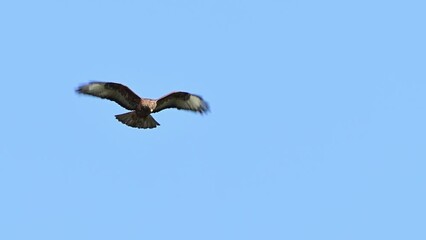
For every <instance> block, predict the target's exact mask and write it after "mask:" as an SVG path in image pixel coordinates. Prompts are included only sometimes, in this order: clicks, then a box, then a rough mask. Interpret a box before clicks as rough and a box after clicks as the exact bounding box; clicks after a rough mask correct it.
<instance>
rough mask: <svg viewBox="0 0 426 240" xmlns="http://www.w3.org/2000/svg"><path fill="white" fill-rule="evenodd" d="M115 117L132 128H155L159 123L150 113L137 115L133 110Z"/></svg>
mask: <svg viewBox="0 0 426 240" xmlns="http://www.w3.org/2000/svg"><path fill="white" fill-rule="evenodd" d="M115 118H117V120H118V121H120V122H122V123H124V124H126V125H127V126H130V127H134V128H155V127H157V126H159V125H160V124H159V123H158V122H157V121H155V119H154V118H153V117H152V116H151V115H148V116H146V117H139V116H138V115H137V114H136V112H135V111H133V112H128V113H123V114H119V115H115Z"/></svg>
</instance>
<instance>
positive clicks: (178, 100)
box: [76, 82, 209, 128]
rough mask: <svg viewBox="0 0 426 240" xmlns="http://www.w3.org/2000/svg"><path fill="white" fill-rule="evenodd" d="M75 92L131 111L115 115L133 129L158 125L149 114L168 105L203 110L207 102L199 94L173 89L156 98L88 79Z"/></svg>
mask: <svg viewBox="0 0 426 240" xmlns="http://www.w3.org/2000/svg"><path fill="white" fill-rule="evenodd" d="M76 92H77V93H80V94H87V95H92V96H95V97H100V98H104V99H108V100H111V101H114V102H116V103H118V104H119V105H120V106H122V107H123V108H125V109H127V110H132V111H131V112H128V113H124V114H120V115H115V118H117V119H118V121H120V122H122V123H124V124H126V125H128V126H130V127H135V128H155V127H157V126H159V125H160V124H159V123H158V122H157V121H155V119H154V118H153V117H152V116H151V113H156V112H159V111H161V110H163V109H167V108H177V109H183V110H189V111H193V112H198V113H201V114H203V113H206V112H207V111H208V110H209V105H208V104H207V102H205V101H204V100H203V98H201V97H200V96H198V95H194V94H190V93H187V92H172V93H169V94H167V95H165V96H163V97H161V98H159V99H149V98H141V97H139V96H138V95H136V93H134V92H133V91H132V90H130V88H128V87H126V86H124V85H122V84H119V83H113V82H90V83H88V84H85V85H82V86H80V87H79V88H77V90H76Z"/></svg>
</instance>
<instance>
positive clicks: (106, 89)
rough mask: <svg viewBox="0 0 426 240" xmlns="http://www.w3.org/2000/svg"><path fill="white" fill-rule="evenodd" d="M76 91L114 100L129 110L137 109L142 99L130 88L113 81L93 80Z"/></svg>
mask: <svg viewBox="0 0 426 240" xmlns="http://www.w3.org/2000/svg"><path fill="white" fill-rule="evenodd" d="M76 92H78V93H81V94H87V95H92V96H95V97H100V98H104V99H108V100H111V101H114V102H116V103H118V104H120V106H122V107H124V108H126V109H128V110H134V109H136V107H137V105H138V104H139V102H140V100H141V98H140V97H139V96H138V95H136V93H134V92H133V91H132V90H130V88H128V87H126V86H124V85H122V84H119V83H111V82H91V83H89V84H86V85H83V86H80V87H79V88H77V90H76Z"/></svg>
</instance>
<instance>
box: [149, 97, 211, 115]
mask: <svg viewBox="0 0 426 240" xmlns="http://www.w3.org/2000/svg"><path fill="white" fill-rule="evenodd" d="M166 108H177V109H184V110H190V111H194V112H199V113H205V112H207V111H208V110H209V105H208V104H207V102H205V101H204V100H203V98H202V97H200V96H197V95H194V94H190V93H186V92H173V93H170V94H168V95H166V96H164V97H162V98H160V99H158V100H157V106H156V107H155V109H154V111H153V112H159V111H161V110H163V109H166Z"/></svg>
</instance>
